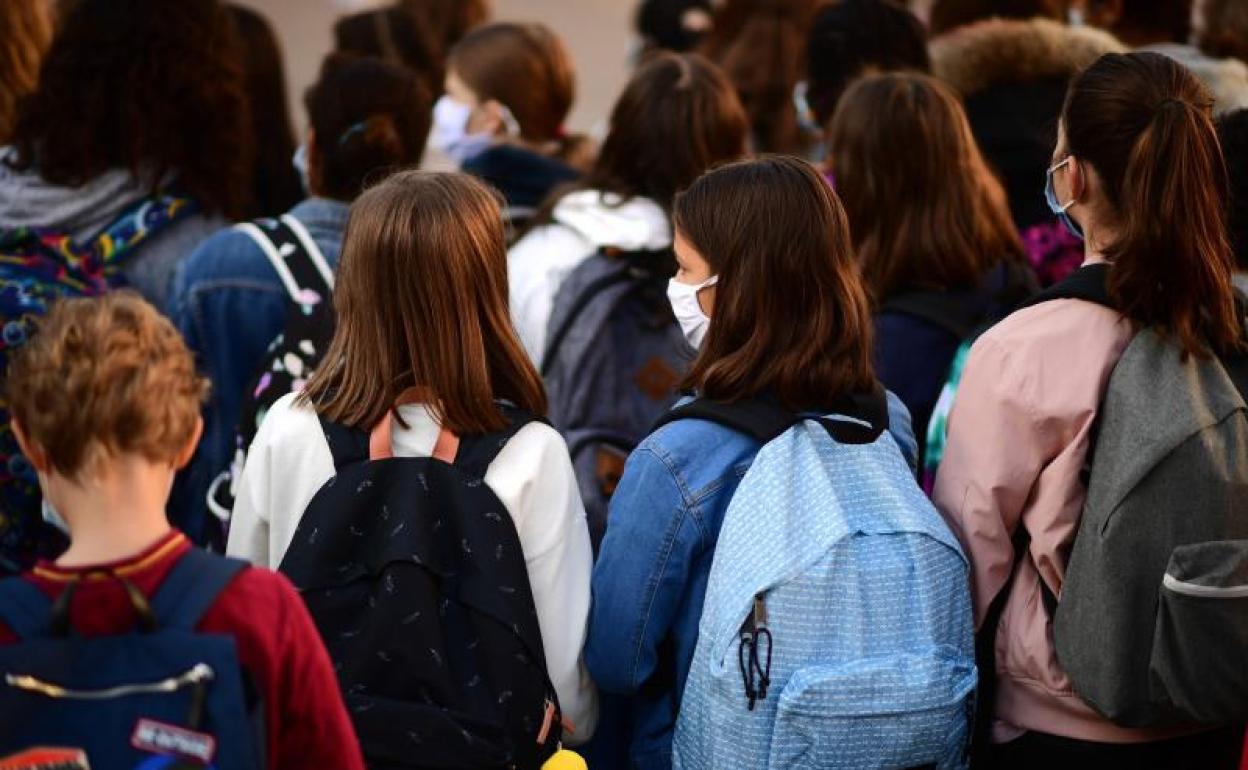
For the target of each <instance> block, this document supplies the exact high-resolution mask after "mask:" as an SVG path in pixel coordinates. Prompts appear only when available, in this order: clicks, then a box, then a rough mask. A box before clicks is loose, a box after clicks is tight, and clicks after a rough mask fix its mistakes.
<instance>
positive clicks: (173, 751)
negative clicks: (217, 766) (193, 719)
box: [130, 718, 217, 770]
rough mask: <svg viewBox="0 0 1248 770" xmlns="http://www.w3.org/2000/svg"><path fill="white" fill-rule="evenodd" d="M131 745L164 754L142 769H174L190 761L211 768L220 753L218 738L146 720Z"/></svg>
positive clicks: (135, 726) (132, 737) (135, 732)
mask: <svg viewBox="0 0 1248 770" xmlns="http://www.w3.org/2000/svg"><path fill="white" fill-rule="evenodd" d="M130 745H131V746H133V747H135V748H136V749H138V750H139V751H147V752H150V753H152V754H158V755H160V756H159V757H155V758H153V759H151V760H148V761H145V762H143V763H142V764H141V765H139V768H141V770H156V768H164V767H174V766H176V765H177V764H178V763H180V762H182V761H183V760H187V759H189V760H194V761H195V762H196V764H198V765H202V766H204V767H210V763H211V762H212V758H213V757H214V756H216V753H217V739H216V738H214V737H213V736H211V735H209V734H208V733H201V732H198V731H196V730H188V729H187V728H185V727H178V726H176V725H170V724H165V723H164V722H157V721H156V720H154V719H145V718H143V719H139V721H138V722H136V723H135V725H134V732H133V733H131V735H130ZM164 760H167V761H164Z"/></svg>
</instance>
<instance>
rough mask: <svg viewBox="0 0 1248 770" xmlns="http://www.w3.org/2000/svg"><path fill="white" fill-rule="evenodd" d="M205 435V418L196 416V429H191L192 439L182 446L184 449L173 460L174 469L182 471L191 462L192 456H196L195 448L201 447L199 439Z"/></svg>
mask: <svg viewBox="0 0 1248 770" xmlns="http://www.w3.org/2000/svg"><path fill="white" fill-rule="evenodd" d="M203 435H204V418H203V417H196V418H195V429H194V430H193V431H191V439H190V441H187V442H186V446H184V447H182V451H181V452H179V453H178V455H177V457H175V458H174V461H173V469H174V470H176V471H180V470H182V469H183V468H185V467H186V466H188V465H190V464H191V458H192V457H194V456H195V450H196V449H198V448H199V439H200V438H202V437H203Z"/></svg>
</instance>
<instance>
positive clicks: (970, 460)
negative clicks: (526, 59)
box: [933, 339, 1057, 628]
mask: <svg viewBox="0 0 1248 770" xmlns="http://www.w3.org/2000/svg"><path fill="white" fill-rule="evenodd" d="M1033 385H1034V383H1033V382H1032V381H1031V379H1030V378H1029V377H1028V376H1027V374H1026V370H1025V368H1024V367H1022V366H1019V365H1018V364H1017V362H1014V361H1012V360H1011V355H1010V353H1009V352H1008V351H1006V350H1005V349H1003V348H1002V347H1000V346H999V345H997V344H996V343H994V342H993V341H991V340H989V339H981V340H980V341H979V342H978V343H976V345H975V347H974V348H972V350H971V354H970V358H969V359H968V360H967V364H966V371H965V373H964V375H963V378H962V382H961V384H960V385H959V387H958V395H957V400H956V401H955V403H954V406H953V410H952V413H951V414H950V417H949V433H948V439H947V443H946V446H945V456H944V460H943V462H942V463H941V465H940V470H939V471H938V473H937V477H936V487H935V490H934V492H933V501H934V502H935V504H936V507H937V509H939V511H940V513H941V515H942V516H943V517H944V518H945V521H946V522H947V523H948V524H949V527H950V529H952V530H953V532H954V534H955V535H956V536H957V537H958V540H959V541H960V542H961V543H962V547H963V548H964V549H965V550H966V553H967V557H968V558H969V559H970V562H971V585H972V592H973V597H974V600H975V625H976V628H978V627H979V625H980V624H981V623H983V620H984V615H985V614H986V613H987V611H988V607H989V605H990V604H991V603H992V600H993V598H994V597H995V596H996V595H997V593H999V592H1000V591H1001V589H1002V588H1003V587H1004V585H1005V582H1006V580H1007V579H1008V578H1009V575H1010V571H1011V569H1012V568H1013V565H1014V546H1013V543H1012V538H1013V534H1014V531H1015V530H1016V529H1017V528H1018V526H1019V522H1020V519H1021V517H1022V514H1023V509H1024V507H1025V505H1026V503H1027V501H1028V498H1029V497H1030V495H1031V491H1032V488H1033V487H1034V486H1035V484H1036V481H1037V479H1038V478H1039V477H1040V474H1041V471H1043V470H1044V468H1045V465H1046V464H1047V463H1048V462H1049V460H1050V459H1051V458H1052V457H1053V456H1054V454H1055V453H1056V449H1057V447H1056V444H1057V438H1056V437H1055V436H1054V434H1053V431H1052V430H1050V426H1049V425H1047V424H1046V422H1045V421H1043V420H1041V419H1038V418H1037V416H1036V414H1035V410H1034V409H1033V407H1032V404H1033V403H1034V401H1033V397H1032V396H1033V394H1032V390H1033Z"/></svg>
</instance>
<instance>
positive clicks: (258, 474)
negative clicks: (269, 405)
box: [225, 406, 280, 569]
mask: <svg viewBox="0 0 1248 770" xmlns="http://www.w3.org/2000/svg"><path fill="white" fill-rule="evenodd" d="M276 411H277V407H276V406H275V407H274V412H276ZM274 412H270V414H269V418H268V419H266V420H265V421H264V422H263V423H261V425H260V430H259V432H258V433H256V439H255V441H253V442H252V444H251V448H250V449H249V450H248V452H247V464H246V465H245V466H244V467H243V473H242V476H240V477H239V478H238V481H237V488H236V489H235V490H234V510H233V512H232V514H231V516H230V534H229V538H228V539H227V540H226V545H225V552H226V554H228V555H230V556H233V557H236V558H239V559H246V560H247V561H249V562H251V563H252V564H254V565H255V566H257V567H267V568H269V569H277V566H278V565H277V564H274V563H273V561H272V559H271V558H270V555H269V554H270V542H269V540H270V538H269V524H270V522H269V517H270V511H269V496H270V493H271V490H272V487H273V473H272V465H273V438H272V434H273V431H274V429H275V426H276V423H277V421H276V420H275V419H273V418H274V417H275V414H274ZM279 478H280V477H279Z"/></svg>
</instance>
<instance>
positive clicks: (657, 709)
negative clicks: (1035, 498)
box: [585, 157, 914, 768]
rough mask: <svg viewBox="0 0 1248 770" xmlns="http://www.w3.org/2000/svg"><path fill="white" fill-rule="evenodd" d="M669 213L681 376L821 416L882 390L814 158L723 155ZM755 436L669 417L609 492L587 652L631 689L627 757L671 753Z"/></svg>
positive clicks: (844, 229) (835, 204) (614, 685)
mask: <svg viewBox="0 0 1248 770" xmlns="http://www.w3.org/2000/svg"><path fill="white" fill-rule="evenodd" d="M674 219H675V228H676V255H677V259H678V261H679V265H680V267H679V269H678V271H677V273H676V276H675V278H673V280H672V283H671V284H670V286H669V297H670V298H671V302H672V309H673V311H674V312H675V314H676V317H677V319H678V320H679V321H680V323H681V327H682V328H683V329H684V331H685V334H686V337H687V338H688V340H689V342H690V343H691V344H692V345H693V346H695V347H697V348H699V350H700V352H699V355H698V358H697V360H696V362H695V363H694V365H693V368H692V370H691V371H690V373H689V375H688V377H687V378H686V380H685V382H684V385H685V386H686V387H687V388H689V389H692V390H694V391H696V392H697V393H698V394H699V396H701V397H703V398H705V399H708V400H710V401H712V402H715V403H723V404H734V403H738V402H742V401H750V400H754V399H764V400H769V401H774V402H775V403H777V404H778V405H779V406H781V407H782V408H783V409H785V410H787V411H789V412H794V413H807V412H811V413H819V414H828V413H832V412H836V411H838V407H839V405H841V404H843V403H844V402H845V400H846V399H848V398H853V397H856V396H860V395H862V394H864V393H869V392H872V391H873V389H874V388H875V386H876V380H875V373H874V368H873V366H872V362H871V355H872V345H871V339H872V328H871V327H872V324H871V307H870V302H869V299H868V295H867V290H866V287H865V286H864V285H863V283H862V280H861V278H860V276H859V271H858V268H857V265H856V264H855V260H854V254H853V249H852V246H851V244H850V240H849V223H848V221H847V219H846V217H845V212H844V210H843V209H842V208H841V205H840V203H839V201H837V198H836V195H835V193H833V192H832V190H831V188H830V187H829V186H828V184H827V182H826V181H825V180H824V179H823V177H822V176H821V175H820V174H819V172H818V171H817V170H816V169H815V168H814V167H812V166H811V165H809V164H808V163H805V162H803V161H800V160H797V159H793V158H783V157H774V158H765V159H762V160H757V161H749V162H740V163H734V164H731V165H728V166H724V167H723V168H720V169H717V170H715V171H712V172H710V173H708V174H706V175H705V176H703V177H702V178H701V179H699V180H698V181H697V182H695V183H694V184H693V185H692V186H691V187H690V188H689V189H688V190H687V191H686V192H684V193H682V194H681V195H680V196H679V197H678V198H677V200H676V204H675V217H674ZM889 412H890V418H891V424H892V430H891V432H892V434H893V436H894V438H895V439H896V441H897V443H898V444H899V445H900V446H901V447H902V453H903V454H907V453H908V454H909V455H910V456H911V458H912V457H913V451H914V444H913V438H912V436H911V435H910V428H909V421H908V419H907V418H906V416H905V409H904V408H903V407H901V406H900V403H899V402H897V401H896V400H891V401H890V409H889ZM759 449H760V444H759V443H758V442H757V441H756V440H755V439H753V438H751V437H749V436H746V435H745V434H743V433H737V432H736V431H733V430H730V429H728V428H725V427H723V426H721V425H718V424H716V423H712V422H709V421H705V420H682V421H679V422H674V423H671V424H669V425H665V426H663V427H661V428H659V429H658V430H657V431H655V432H654V433H652V434H651V435H650V436H649V437H648V438H647V439H646V440H645V441H644V442H642V444H641V445H640V446H639V447H638V448H637V449H636V450H635V451H634V452H633V454H632V455H631V456H630V457H629V460H628V464H627V466H626V468H625V471H624V475H623V478H622V479H621V480H620V484H619V487H618V488H617V490H616V492H615V495H614V496H613V498H612V500H611V516H610V519H609V523H608V525H607V534H606V538H605V539H604V541H603V544H602V549H601V551H600V554H599V560H598V564H597V566H596V567H595V570H594V607H593V617H592V620H591V623H590V634H589V639H588V641H587V643H586V647H585V657H586V661H587V662H588V664H589V667H590V671H591V672H592V673H593V675H594V680H595V681H596V682H597V683H598V686H599V687H601V688H602V689H603V691H604V692H609V693H613V694H615V695H618V696H627V698H628V700H627V701H626V704H627V710H628V717H627V718H621V719H620V720H619V724H618V725H615V726H614V729H618V730H625V729H627V728H626V727H625V725H631V733H630V734H628V735H623V736H614V737H615V739H616V741H617V743H623V744H626V747H625V748H621V749H620V752H622V753H623V755H624V756H627V757H629V758H630V759H631V764H629V765H627V766H629V767H646V768H665V767H670V766H671V762H672V736H673V730H674V728H675V725H676V717H677V713H678V712H679V710H680V704H681V698H682V693H683V691H684V686H685V680H686V678H687V677H688V676H689V667H690V664H691V662H692V660H693V653H694V647H695V644H696V642H697V638H698V624H699V618H700V617H701V614H702V606H703V599H704V593H705V590H706V586H707V578H708V575H709V574H710V570H711V563H712V561H713V558H714V556H715V547H716V541H717V538H718V535H719V531H720V527H721V525H722V524H723V521H724V517H725V515H726V513H727V509H728V505H729V503H730V501H731V500H732V498H733V496H734V494H735V493H736V490H737V488H738V485H739V484H740V483H741V480H742V477H743V476H744V475H745V472H746V470H747V469H748V468H749V466H750V464H751V463H752V462H753V460H754V457H755V455H756V454H757V453H758V451H759ZM898 464H899V465H902V463H901V461H900V459H898ZM906 483H908V484H909V485H910V486H911V487H913V486H914V484H913V480H912V479H910V478H909V477H908V476H907V477H906ZM621 651H627V654H621ZM603 729H607V725H606V724H605V723H604V725H603ZM602 740H603V741H604V742H608V741H609V737H608V736H607V735H604V736H603V737H602ZM616 758H617V759H619V758H620V757H619V756H617V757H616ZM597 766H598V765H595V767H597ZM604 766H610V765H609V764H608V765H604Z"/></svg>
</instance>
